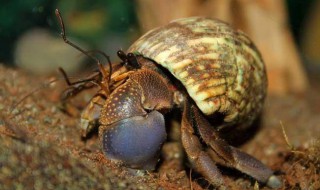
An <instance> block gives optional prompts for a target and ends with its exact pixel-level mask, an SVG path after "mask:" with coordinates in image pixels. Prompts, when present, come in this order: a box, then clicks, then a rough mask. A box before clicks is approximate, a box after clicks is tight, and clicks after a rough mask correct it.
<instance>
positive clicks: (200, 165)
mask: <svg viewBox="0 0 320 190" xmlns="http://www.w3.org/2000/svg"><path fill="white" fill-rule="evenodd" d="M187 104H188V103H186V105H185V107H184V111H183V115H182V124H181V140H182V145H183V147H184V149H185V151H186V153H187V155H188V158H189V160H190V162H191V163H192V165H193V166H194V167H195V169H196V170H197V171H198V172H199V173H201V174H202V175H203V176H204V177H205V178H206V179H209V181H210V182H211V183H212V184H214V185H215V186H217V187H220V186H222V185H223V184H224V181H223V178H222V175H221V173H220V172H219V170H218V168H217V166H216V165H215V162H214V161H213V160H212V159H211V157H210V156H209V154H208V153H207V152H205V151H203V150H202V145H201V143H200V141H199V138H198V137H197V136H196V135H195V132H194V130H193V122H192V118H191V115H190V113H191V112H190V110H189V105H187Z"/></svg>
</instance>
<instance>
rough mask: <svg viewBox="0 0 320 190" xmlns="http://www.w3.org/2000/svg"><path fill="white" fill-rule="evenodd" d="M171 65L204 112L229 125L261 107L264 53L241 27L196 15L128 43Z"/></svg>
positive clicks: (264, 84) (249, 117)
mask: <svg viewBox="0 0 320 190" xmlns="http://www.w3.org/2000/svg"><path fill="white" fill-rule="evenodd" d="M128 52H133V53H136V54H141V55H143V56H144V57H147V58H149V59H152V60H154V61H155V62H156V63H158V64H160V65H162V66H163V67H165V68H166V69H168V70H169V71H170V72H171V73H172V74H173V76H175V77H176V78H177V79H178V80H179V81H181V83H182V84H183V85H184V86H185V88H186V90H187V91H188V94H189V95H190V97H191V98H192V99H193V100H194V101H195V103H196V104H197V106H198V107H199V109H200V110H201V111H202V112H203V113H204V114H205V115H212V114H214V113H216V112H219V113H222V114H223V115H225V117H224V122H225V124H226V125H228V124H234V123H238V122H242V123H243V122H244V123H246V124H251V123H252V121H253V120H254V119H255V118H256V116H257V115H258V114H259V113H260V111H261V109H262V104H263V100H264V97H265V93H266V87H267V78H266V73H265V67H264V63H263V61H262V58H261V55H260V53H259V52H258V50H257V49H256V47H255V45H254V44H253V43H252V41H251V40H250V39H249V38H248V37H247V36H246V35H245V34H244V33H243V32H241V31H237V30H234V29H233V28H231V27H230V26H229V25H228V24H226V23H224V22H221V21H219V20H213V19H208V18H201V17H191V18H184V19H179V20H175V21H173V22H171V23H169V24H168V25H166V26H163V27H159V28H156V29H154V30H151V31H149V32H148V33H146V34H145V35H143V36H142V37H141V38H140V39H138V40H137V41H136V42H135V43H134V44H132V46H131V47H130V48H129V49H128Z"/></svg>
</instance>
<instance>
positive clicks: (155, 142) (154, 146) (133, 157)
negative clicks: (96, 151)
mask: <svg viewBox="0 0 320 190" xmlns="http://www.w3.org/2000/svg"><path fill="white" fill-rule="evenodd" d="M166 136H167V134H166V130H165V122H164V117H163V115H162V114H160V113H159V112H157V111H152V112H150V113H149V114H148V115H147V116H135V117H130V118H127V119H124V120H121V121H119V122H116V123H113V124H111V125H110V126H108V127H107V128H106V129H105V130H104V132H103V138H102V145H103V151H104V153H105V155H106V156H107V157H108V158H109V159H111V160H114V161H117V162H120V163H122V164H124V165H125V166H128V167H131V168H139V169H154V167H155V165H156V163H157V160H158V154H159V151H160V149H161V147H162V144H163V143H164V141H165V140H166Z"/></svg>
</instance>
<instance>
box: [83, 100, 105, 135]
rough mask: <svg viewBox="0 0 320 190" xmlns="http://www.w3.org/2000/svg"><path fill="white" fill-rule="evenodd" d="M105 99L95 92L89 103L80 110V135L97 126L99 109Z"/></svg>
mask: <svg viewBox="0 0 320 190" xmlns="http://www.w3.org/2000/svg"><path fill="white" fill-rule="evenodd" d="M105 101H106V100H105V98H104V96H103V95H102V94H97V95H96V96H94V97H93V98H92V99H91V100H90V102H89V104H88V105H87V106H86V107H85V108H84V110H83V111H82V113H81V122H80V127H81V135H82V136H83V137H86V136H87V135H88V134H89V133H90V131H92V130H93V129H94V128H95V127H97V126H98V121H99V118H100V111H101V109H102V107H103V104H104V102H105Z"/></svg>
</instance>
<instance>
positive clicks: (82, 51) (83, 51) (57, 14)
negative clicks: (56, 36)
mask: <svg viewBox="0 0 320 190" xmlns="http://www.w3.org/2000/svg"><path fill="white" fill-rule="evenodd" d="M55 13H56V16H57V18H58V20H59V23H60V27H61V37H62V39H63V41H64V42H65V43H67V44H69V45H70V46H72V47H73V48H75V49H77V50H78V51H80V52H81V53H83V54H85V55H86V56H87V57H89V58H91V59H93V60H94V61H96V62H97V63H98V65H101V63H100V60H99V59H97V58H96V57H94V56H92V55H90V54H89V53H88V51H85V50H83V49H81V48H80V47H79V46H77V45H75V44H74V43H72V42H71V41H69V40H68V39H67V36H66V30H65V27H64V22H63V19H62V17H61V14H60V11H59V9H56V11H55ZM99 53H101V54H102V55H104V56H105V57H106V58H107V60H108V63H109V65H110V66H109V69H110V74H109V75H111V70H112V69H111V61H110V58H109V56H108V55H106V54H105V53H102V51H99ZM99 68H102V67H100V66H99ZM110 77H111V76H109V78H110Z"/></svg>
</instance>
